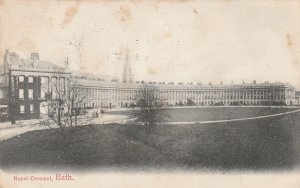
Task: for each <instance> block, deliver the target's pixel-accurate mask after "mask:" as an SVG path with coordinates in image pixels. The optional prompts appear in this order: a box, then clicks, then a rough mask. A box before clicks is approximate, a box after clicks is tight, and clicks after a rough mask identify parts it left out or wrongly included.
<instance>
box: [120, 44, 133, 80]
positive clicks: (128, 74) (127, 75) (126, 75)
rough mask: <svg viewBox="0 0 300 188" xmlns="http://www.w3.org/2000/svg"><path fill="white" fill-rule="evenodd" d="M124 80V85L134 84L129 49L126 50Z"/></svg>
mask: <svg viewBox="0 0 300 188" xmlns="http://www.w3.org/2000/svg"><path fill="white" fill-rule="evenodd" d="M122 80H123V82H124V83H133V73H132V70H131V65H130V61H129V56H128V49H127V50H126V59H125V64H124V71H123V79H122Z"/></svg>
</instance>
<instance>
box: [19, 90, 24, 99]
mask: <svg viewBox="0 0 300 188" xmlns="http://www.w3.org/2000/svg"><path fill="white" fill-rule="evenodd" d="M19 98H20V99H24V89H19Z"/></svg>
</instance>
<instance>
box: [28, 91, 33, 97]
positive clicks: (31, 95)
mask: <svg viewBox="0 0 300 188" xmlns="http://www.w3.org/2000/svg"><path fill="white" fill-rule="evenodd" d="M28 98H29V99H33V90H32V89H28Z"/></svg>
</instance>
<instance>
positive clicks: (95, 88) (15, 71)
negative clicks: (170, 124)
mask: <svg viewBox="0 0 300 188" xmlns="http://www.w3.org/2000/svg"><path fill="white" fill-rule="evenodd" d="M71 79H73V80H77V84H76V86H75V85H70V84H69V83H70V82H69V81H70V80H71ZM144 84H150V85H154V86H155V87H156V88H157V89H158V91H157V92H159V93H158V94H159V96H160V99H161V100H162V102H163V104H164V105H165V106H181V105H197V106H200V105H297V104H299V97H298V98H297V99H296V96H295V88H294V87H293V86H292V85H290V84H285V83H268V82H265V83H256V82H253V83H243V84H230V85H223V84H220V85H212V84H211V83H210V84H208V85H204V84H201V83H197V84H192V83H188V84H184V83H178V84H174V83H173V82H170V83H165V82H158V83H157V82H148V83H144V82H143V81H142V82H134V80H133V72H132V70H131V67H130V63H129V58H128V56H127V57H126V62H125V65H124V72H123V76H122V81H119V80H117V79H110V80H107V79H105V78H101V77H99V76H96V75H88V74H83V73H80V74H77V73H71V72H70V71H69V68H68V60H66V61H65V67H59V66H57V65H55V64H52V63H51V62H48V61H42V60H40V58H39V54H38V53H32V54H31V56H30V58H29V59H21V58H19V56H18V55H17V54H16V53H14V52H9V51H8V50H7V51H6V53H5V55H4V62H3V65H2V66H1V67H0V103H1V104H0V107H1V109H5V108H6V109H8V111H9V112H8V113H7V112H6V113H5V110H2V111H0V114H1V113H2V116H3V115H5V114H15V116H16V118H17V119H31V118H39V117H40V113H41V106H40V105H41V103H42V102H43V101H45V95H46V94H51V96H53V95H55V92H54V91H53V90H54V89H53V88H55V87H57V86H59V87H60V88H62V87H63V88H65V89H67V88H69V87H79V88H80V89H81V90H82V91H85V92H87V94H88V95H87V101H86V103H85V104H84V107H85V108H116V107H129V106H132V105H134V104H135V102H136V101H135V94H136V92H138V90H139V89H140V88H141V87H142V86H143V85H144ZM3 117H4V116H3ZM3 117H1V118H2V119H7V117H6V118H3Z"/></svg>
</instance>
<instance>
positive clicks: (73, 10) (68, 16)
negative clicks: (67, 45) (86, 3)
mask: <svg viewBox="0 0 300 188" xmlns="http://www.w3.org/2000/svg"><path fill="white" fill-rule="evenodd" d="M77 13H78V6H77V5H76V6H72V7H69V8H67V9H66V10H65V14H64V20H63V21H62V23H61V27H65V26H66V25H68V24H69V23H71V21H72V20H73V19H74V17H75V15H76V14H77Z"/></svg>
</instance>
